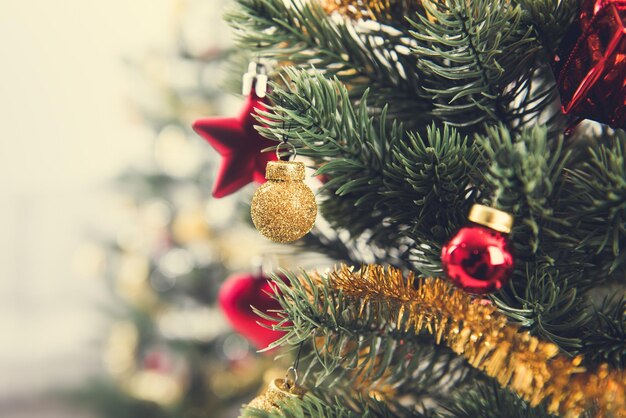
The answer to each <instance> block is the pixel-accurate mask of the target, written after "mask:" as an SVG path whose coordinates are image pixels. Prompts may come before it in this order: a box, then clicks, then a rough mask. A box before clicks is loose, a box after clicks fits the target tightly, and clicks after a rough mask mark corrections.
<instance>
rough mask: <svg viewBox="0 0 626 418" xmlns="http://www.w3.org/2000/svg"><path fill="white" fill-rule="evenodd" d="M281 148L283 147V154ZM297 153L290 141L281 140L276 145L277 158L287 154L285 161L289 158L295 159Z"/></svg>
mask: <svg viewBox="0 0 626 418" xmlns="http://www.w3.org/2000/svg"><path fill="white" fill-rule="evenodd" d="M282 148H285V150H284V152H285V153H286V154H283V151H282ZM297 154H298V151H297V150H296V147H295V146H294V145H293V144H292V143H290V142H281V143H280V144H278V145H276V158H277V159H279V160H281V159H282V158H281V157H282V156H283V155H289V158H288V159H287V161H289V160H290V159H291V158H293V159H295V158H296V155H297Z"/></svg>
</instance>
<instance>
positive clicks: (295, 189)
mask: <svg viewBox="0 0 626 418" xmlns="http://www.w3.org/2000/svg"><path fill="white" fill-rule="evenodd" d="M265 178H266V179H267V180H268V181H267V182H266V183H264V184H263V185H262V186H261V187H259V188H258V189H257V191H256V193H254V197H253V198H252V208H251V213H252V221H253V222H254V226H255V227H256V229H258V230H259V232H260V233H261V234H263V235H264V236H265V237H267V238H269V239H271V240H272V241H275V242H283V243H284V242H291V241H295V240H297V239H298V238H302V237H303V236H305V235H306V234H307V233H308V232H309V231H310V230H311V228H313V224H314V223H315V216H316V215H317V204H316V203H315V196H314V195H313V192H312V191H311V189H309V187H308V186H307V185H306V184H304V182H303V181H302V180H304V164H302V163H297V162H288V161H270V162H268V163H267V168H266V171H265Z"/></svg>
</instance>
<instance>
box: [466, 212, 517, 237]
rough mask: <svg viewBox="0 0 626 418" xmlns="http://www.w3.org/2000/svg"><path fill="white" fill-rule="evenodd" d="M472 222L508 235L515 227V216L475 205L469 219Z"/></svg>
mask: <svg viewBox="0 0 626 418" xmlns="http://www.w3.org/2000/svg"><path fill="white" fill-rule="evenodd" d="M467 218H468V219H469V220H470V221H471V222H474V223H476V224H479V225H483V226H486V227H487V228H491V229H494V230H496V231H498V232H503V233H505V234H508V233H509V232H511V228H512V227H513V215H511V214H510V213H507V212H504V211H502V210H498V209H494V208H492V207H489V206H484V205H474V206H472V209H471V210H470V213H469V216H468V217H467Z"/></svg>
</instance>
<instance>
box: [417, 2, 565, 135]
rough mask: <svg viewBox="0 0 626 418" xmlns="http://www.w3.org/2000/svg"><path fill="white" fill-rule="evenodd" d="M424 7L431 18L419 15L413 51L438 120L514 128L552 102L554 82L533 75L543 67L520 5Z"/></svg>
mask: <svg viewBox="0 0 626 418" xmlns="http://www.w3.org/2000/svg"><path fill="white" fill-rule="evenodd" d="M425 7H426V8H427V9H428V11H429V13H430V14H431V15H432V16H434V18H435V19H434V21H431V20H429V19H428V17H427V16H424V15H417V19H415V21H413V26H414V30H413V31H412V35H413V37H414V38H415V40H416V41H417V45H416V46H414V47H413V48H412V50H413V54H414V55H416V57H418V61H417V62H418V68H419V71H420V74H421V76H422V77H421V79H422V83H423V84H422V85H423V89H424V90H425V91H426V92H427V94H428V95H429V96H430V97H431V99H432V100H433V101H434V102H435V106H436V109H435V111H434V114H435V115H436V116H437V117H439V118H441V119H442V120H444V121H446V122H449V123H451V124H454V125H456V126H462V127H473V128H474V129H480V126H479V124H482V123H484V122H487V123H494V122H495V123H503V124H505V125H507V126H509V127H516V126H519V125H522V124H523V123H524V121H526V120H529V119H531V118H532V117H534V116H537V115H538V114H540V113H541V112H543V110H544V109H545V108H547V107H548V106H549V105H550V104H551V103H552V102H553V101H554V98H555V96H554V82H553V81H552V82H549V83H545V82H544V81H543V80H541V79H538V77H537V76H538V74H540V73H541V72H540V69H541V67H545V66H546V65H547V62H546V60H545V58H544V59H541V57H542V55H541V52H542V48H541V45H540V43H539V42H538V41H537V39H536V37H535V33H534V31H533V29H532V26H530V25H529V24H528V23H527V22H525V20H524V19H523V16H524V10H523V9H522V8H521V7H520V6H519V5H515V4H514V3H513V2H510V1H508V0H496V1H492V0H489V1H486V0H478V1H471V2H468V1H466V0H448V1H446V2H437V3H436V4H430V3H429V4H426V5H425ZM538 87H539V88H538Z"/></svg>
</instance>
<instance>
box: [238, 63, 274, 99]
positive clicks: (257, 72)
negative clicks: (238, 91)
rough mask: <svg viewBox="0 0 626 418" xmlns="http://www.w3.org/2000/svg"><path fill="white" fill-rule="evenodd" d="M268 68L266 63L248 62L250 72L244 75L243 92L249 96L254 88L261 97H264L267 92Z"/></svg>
mask: <svg viewBox="0 0 626 418" xmlns="http://www.w3.org/2000/svg"><path fill="white" fill-rule="evenodd" d="M267 82H268V77H267V69H266V68H265V65H263V64H261V63H258V62H255V61H253V62H251V63H250V64H248V72H247V73H245V74H244V75H243V88H242V94H243V95H244V96H248V95H249V94H250V92H252V89H254V93H255V94H256V96H257V97H259V98H261V99H262V98H264V97H265V95H266V94H267Z"/></svg>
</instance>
